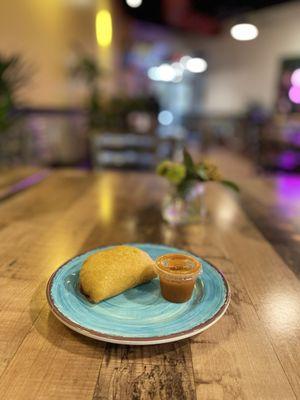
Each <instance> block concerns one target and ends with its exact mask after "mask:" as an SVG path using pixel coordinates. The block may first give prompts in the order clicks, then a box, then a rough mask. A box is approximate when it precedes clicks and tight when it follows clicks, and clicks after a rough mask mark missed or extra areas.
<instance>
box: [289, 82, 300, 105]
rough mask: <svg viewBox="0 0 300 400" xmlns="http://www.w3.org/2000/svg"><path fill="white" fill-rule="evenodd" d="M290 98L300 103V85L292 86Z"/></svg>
mask: <svg viewBox="0 0 300 400" xmlns="http://www.w3.org/2000/svg"><path fill="white" fill-rule="evenodd" d="M289 99H290V100H291V101H292V102H293V103H295V104H300V87H297V86H292V87H291V88H290V90H289Z"/></svg>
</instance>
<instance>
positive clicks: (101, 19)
mask: <svg viewBox="0 0 300 400" xmlns="http://www.w3.org/2000/svg"><path fill="white" fill-rule="evenodd" d="M96 37H97V42H98V44H99V46H101V47H108V46H110V44H111V41H112V19H111V14H110V12H109V11H108V10H100V11H99V12H98V13H97V15H96Z"/></svg>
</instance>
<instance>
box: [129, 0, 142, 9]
mask: <svg viewBox="0 0 300 400" xmlns="http://www.w3.org/2000/svg"><path fill="white" fill-rule="evenodd" d="M142 2H143V0H126V4H127V5H128V6H129V7H131V8H138V7H139V6H140V5H142Z"/></svg>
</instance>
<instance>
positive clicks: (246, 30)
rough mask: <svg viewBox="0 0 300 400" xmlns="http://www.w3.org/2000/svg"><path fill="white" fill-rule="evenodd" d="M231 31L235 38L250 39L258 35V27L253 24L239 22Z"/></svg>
mask: <svg viewBox="0 0 300 400" xmlns="http://www.w3.org/2000/svg"><path fill="white" fill-rule="evenodd" d="M230 33H231V36H232V37H233V38H234V39H235V40H240V41H248V40H253V39H255V38H256V37H257V36H258V29H257V27H256V26H255V25H253V24H237V25H234V26H233V27H232V28H231V29H230Z"/></svg>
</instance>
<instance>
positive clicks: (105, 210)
mask: <svg viewBox="0 0 300 400" xmlns="http://www.w3.org/2000/svg"><path fill="white" fill-rule="evenodd" d="M113 185H114V180H113V177H112V176H103V177H102V178H101V180H100V182H99V185H98V192H99V217H100V219H101V221H102V222H103V223H104V224H109V223H110V222H111V220H112V217H113V211H114V210H113V209H114V186H113Z"/></svg>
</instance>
